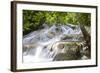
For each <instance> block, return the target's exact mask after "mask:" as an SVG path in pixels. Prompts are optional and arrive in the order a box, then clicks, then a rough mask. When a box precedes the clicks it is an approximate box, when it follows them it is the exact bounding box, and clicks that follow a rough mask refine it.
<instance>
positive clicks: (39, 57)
mask: <svg viewBox="0 0 100 73" xmlns="http://www.w3.org/2000/svg"><path fill="white" fill-rule="evenodd" d="M73 27H74V29H73V28H72V27H71V25H70V26H65V25H62V26H55V25H53V26H51V27H48V26H47V25H46V24H45V25H44V28H43V29H41V30H37V31H34V32H31V33H30V34H28V35H25V36H24V38H23V46H25V45H28V46H29V47H27V48H26V50H25V51H23V61H24V62H45V61H52V60H53V58H54V57H55V55H56V54H57V52H56V53H55V51H51V48H52V45H54V44H55V43H56V42H60V41H62V39H61V38H62V37H64V35H70V34H80V35H81V34H82V33H81V30H80V28H79V26H78V25H77V26H75V25H73ZM71 40H72V41H75V40H76V39H71ZM34 43H35V45H34ZM30 44H31V45H30ZM48 46H49V47H48ZM32 47H33V48H32ZM34 47H35V48H34ZM23 49H25V48H23ZM27 49H28V51H27ZM30 52H31V53H34V54H31V53H30ZM24 53H25V54H24Z"/></svg>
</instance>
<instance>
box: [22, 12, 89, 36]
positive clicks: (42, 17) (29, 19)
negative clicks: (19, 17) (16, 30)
mask: <svg viewBox="0 0 100 73" xmlns="http://www.w3.org/2000/svg"><path fill="white" fill-rule="evenodd" d="M90 21H91V15H90V13H78V12H77V13H75V12H55V11H33V10H23V34H24V35H25V34H28V33H29V32H31V31H34V30H37V29H39V28H42V25H43V24H44V23H45V24H47V25H48V26H52V25H54V24H55V25H67V24H69V23H70V24H74V25H78V24H80V25H87V26H90V25H91V24H90Z"/></svg>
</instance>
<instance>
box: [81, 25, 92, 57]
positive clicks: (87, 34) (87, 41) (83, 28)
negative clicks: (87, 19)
mask: <svg viewBox="0 0 100 73" xmlns="http://www.w3.org/2000/svg"><path fill="white" fill-rule="evenodd" d="M80 29H81V31H82V33H83V36H84V39H85V41H86V46H87V49H86V50H87V51H88V55H87V56H88V57H89V58H91V36H90V34H89V33H88V32H87V30H86V29H85V27H84V25H80Z"/></svg>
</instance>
